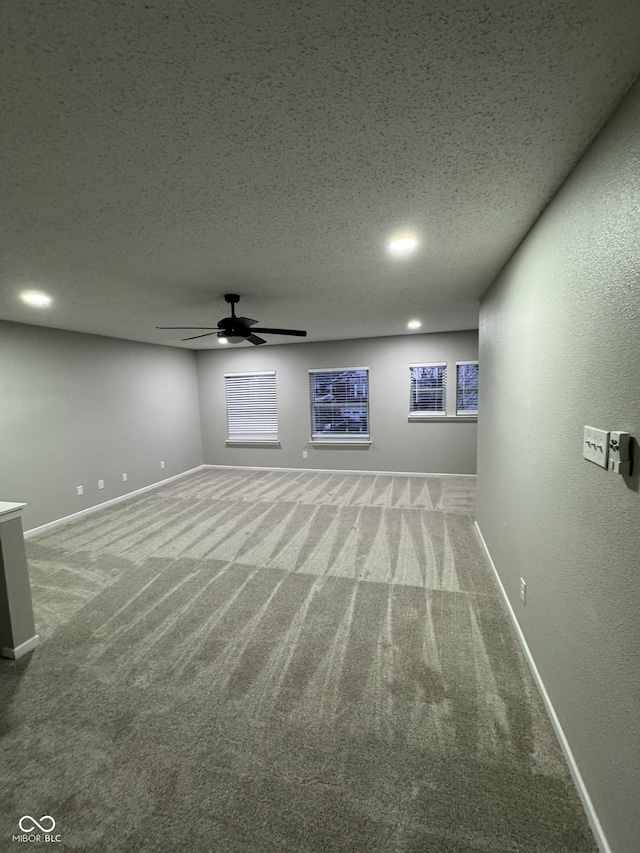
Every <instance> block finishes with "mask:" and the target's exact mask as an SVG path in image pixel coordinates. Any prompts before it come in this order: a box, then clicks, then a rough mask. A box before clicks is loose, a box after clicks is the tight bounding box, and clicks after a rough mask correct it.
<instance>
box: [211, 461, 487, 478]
mask: <svg viewBox="0 0 640 853" xmlns="http://www.w3.org/2000/svg"><path fill="white" fill-rule="evenodd" d="M202 467H203V468H223V469H226V470H228V471H232V470H233V469H234V468H237V469H238V470H239V471H291V472H293V473H295V474H301V473H303V472H305V471H306V472H308V473H311V474H375V475H376V476H379V477H473V478H474V479H475V477H476V475H475V474H431V473H425V472H424V471H358V470H354V469H350V468H273V467H269V466H266V465H263V466H261V467H258V466H257V465H207V464H205V465H203V466H202Z"/></svg>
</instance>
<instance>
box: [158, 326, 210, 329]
mask: <svg viewBox="0 0 640 853" xmlns="http://www.w3.org/2000/svg"><path fill="white" fill-rule="evenodd" d="M216 328H217V327H216V326H156V329H185V330H186V329H216Z"/></svg>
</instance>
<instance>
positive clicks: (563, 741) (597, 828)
mask: <svg viewBox="0 0 640 853" xmlns="http://www.w3.org/2000/svg"><path fill="white" fill-rule="evenodd" d="M474 526H475V528H476V533H477V534H478V538H479V539H480V542H481V544H482V547H483V549H484V553H485V555H486V557H487V559H488V561H489V565H490V566H491V569H492V570H493V574H494V575H495V579H496V583H497V584H498V589H499V590H500V593H501V594H502V597H503V599H504V602H505V604H506V605H507V610H508V611H509V616H510V617H511V621H512V622H513V627H514V628H515V630H516V634H517V635H518V639H519V640H520V645H521V646H522V650H523V651H524V655H525V658H526V660H527V663H528V664H529V668H530V670H531V672H532V673H533V677H534V680H535V682H536V684H537V685H538V690H539V691H540V695H541V696H542V701H543V702H544V704H545V707H546V709H547V713H548V714H549V717H550V719H551V724H552V725H553V728H554V729H555V733H556V735H557V737H558V740H559V741H560V746H561V748H562V751H563V753H564V757H565V758H566V760H567V764H568V765H569V770H570V771H571V775H572V776H573V781H574V783H575V786H576V788H577V789H578V794H579V796H580V799H581V800H582V805H583V806H584V810H585V812H586V813H587V818H588V819H589V823H590V824H591V829H592V831H593V834H594V836H595V840H596V842H597V844H598V847H599V848H600V850H601V851H602V853H611V847H610V846H609V842H608V841H607V839H606V837H605V834H604V830H603V829H602V825H601V824H600V821H599V819H598V815H597V814H596V810H595V808H594V807H593V803H592V802H591V797H590V796H589V792H588V791H587V786H586V785H585V783H584V779H583V778H582V774H581V773H580V770H579V769H578V765H577V762H576V760H575V758H574V757H573V753H572V752H571V747H570V746H569V741H568V740H567V738H566V735H565V733H564V731H563V730H562V726H561V725H560V720H559V719H558V715H557V714H556V711H555V708H554V707H553V705H552V704H551V699H550V698H549V694H548V693H547V689H546V687H545V686H544V682H543V680H542V676H541V675H540V673H539V672H538V667H537V666H536V663H535V661H534V659H533V655H532V654H531V651H530V650H529V646H528V645H527V641H526V640H525V637H524V634H523V633H522V628H521V627H520V623H519V622H518V619H517V617H516V614H515V611H514V609H513V607H512V606H511V602H510V601H509V597H508V595H507V593H506V590H505V588H504V586H503V584H502V580H501V579H500V575H499V574H498V570H497V569H496V566H495V563H494V562H493V558H492V557H491V554H490V553H489V549H488V548H487V543H486V542H485V541H484V536H483V535H482V531H481V530H480V526H479V525H478V522H477V521H475V522H474Z"/></svg>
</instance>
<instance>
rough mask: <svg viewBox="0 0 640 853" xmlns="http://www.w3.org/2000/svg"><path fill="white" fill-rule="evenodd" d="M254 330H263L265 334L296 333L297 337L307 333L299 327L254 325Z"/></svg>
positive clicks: (303, 336)
mask: <svg viewBox="0 0 640 853" xmlns="http://www.w3.org/2000/svg"><path fill="white" fill-rule="evenodd" d="M253 331H254V332H264V333H265V334H266V335H297V336H298V337H299V338H306V336H307V333H306V332H302V331H300V329H266V328H264V326H260V327H258V326H256V327H255V329H254V330H253Z"/></svg>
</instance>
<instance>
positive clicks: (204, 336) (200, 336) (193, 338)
mask: <svg viewBox="0 0 640 853" xmlns="http://www.w3.org/2000/svg"><path fill="white" fill-rule="evenodd" d="M217 334H218V333H217V332H205V333H204V335H192V336H191V337H190V338H180V340H181V341H195V339H196V338H208V337H209V335H217Z"/></svg>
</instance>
